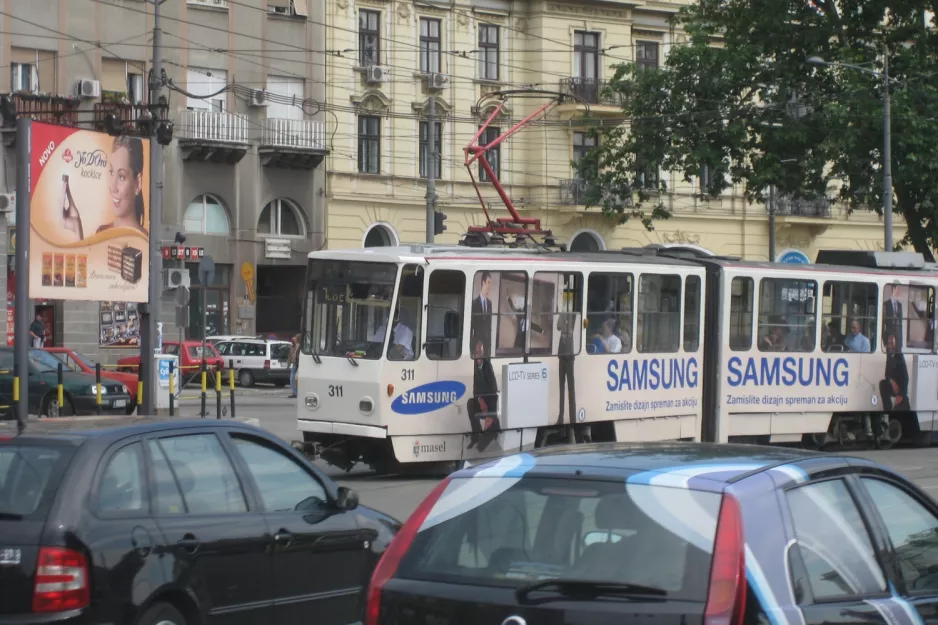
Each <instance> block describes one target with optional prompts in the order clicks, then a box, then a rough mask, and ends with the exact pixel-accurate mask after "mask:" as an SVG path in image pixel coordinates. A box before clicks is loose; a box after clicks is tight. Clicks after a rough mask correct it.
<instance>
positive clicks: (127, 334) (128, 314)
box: [98, 302, 140, 347]
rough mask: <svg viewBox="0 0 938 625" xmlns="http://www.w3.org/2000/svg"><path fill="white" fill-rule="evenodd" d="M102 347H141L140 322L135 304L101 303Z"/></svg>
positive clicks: (100, 342)
mask: <svg viewBox="0 0 938 625" xmlns="http://www.w3.org/2000/svg"><path fill="white" fill-rule="evenodd" d="M100 313H101V314H100V317H101V326H100V328H101V334H100V340H99V342H98V345H100V346H101V347H139V346H140V321H139V317H138V315H137V305H136V304H135V303H133V302H101V306H100Z"/></svg>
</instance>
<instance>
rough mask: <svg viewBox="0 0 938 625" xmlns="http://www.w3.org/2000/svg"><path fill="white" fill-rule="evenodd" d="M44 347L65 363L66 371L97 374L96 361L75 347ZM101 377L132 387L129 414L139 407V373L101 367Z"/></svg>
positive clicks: (128, 407)
mask: <svg viewBox="0 0 938 625" xmlns="http://www.w3.org/2000/svg"><path fill="white" fill-rule="evenodd" d="M43 349H44V351H47V352H49V353H50V354H52V355H53V356H55V357H56V358H58V359H59V360H61V361H62V362H63V363H65V370H66V371H79V372H81V373H89V374H91V375H94V374H95V370H94V361H92V360H91V359H90V358H88V357H87V356H84V355H83V354H79V353H78V352H76V351H75V350H74V349H69V348H67V347H44V348H43ZM101 377H102V378H104V379H105V380H114V381H115V382H120V383H121V384H123V385H124V386H126V387H127V388H128V389H130V404H129V405H128V406H127V414H133V412H134V410H136V409H137V373H136V372H134V373H127V372H125V371H118V370H115V369H113V368H106V367H101Z"/></svg>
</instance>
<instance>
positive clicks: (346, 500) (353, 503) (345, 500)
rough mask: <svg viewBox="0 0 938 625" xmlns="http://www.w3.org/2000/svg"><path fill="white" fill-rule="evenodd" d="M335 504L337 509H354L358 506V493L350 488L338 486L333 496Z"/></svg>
mask: <svg viewBox="0 0 938 625" xmlns="http://www.w3.org/2000/svg"><path fill="white" fill-rule="evenodd" d="M335 505H336V506H337V507H338V508H339V510H354V509H355V508H357V507H358V493H356V492H355V491H354V490H352V489H351V488H348V487H345V486H339V490H338V492H336V496H335Z"/></svg>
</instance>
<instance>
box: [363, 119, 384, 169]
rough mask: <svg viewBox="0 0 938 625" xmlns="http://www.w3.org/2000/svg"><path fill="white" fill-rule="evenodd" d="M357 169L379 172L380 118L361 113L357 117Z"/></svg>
mask: <svg viewBox="0 0 938 625" xmlns="http://www.w3.org/2000/svg"><path fill="white" fill-rule="evenodd" d="M358 171H359V172H360V173H363V174H378V173H381V118H380V117H375V116H373V115H361V116H359V118H358Z"/></svg>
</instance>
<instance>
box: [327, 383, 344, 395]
mask: <svg viewBox="0 0 938 625" xmlns="http://www.w3.org/2000/svg"><path fill="white" fill-rule="evenodd" d="M329 397H342V387H341V386H338V385H335V384H330V385H329Z"/></svg>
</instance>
